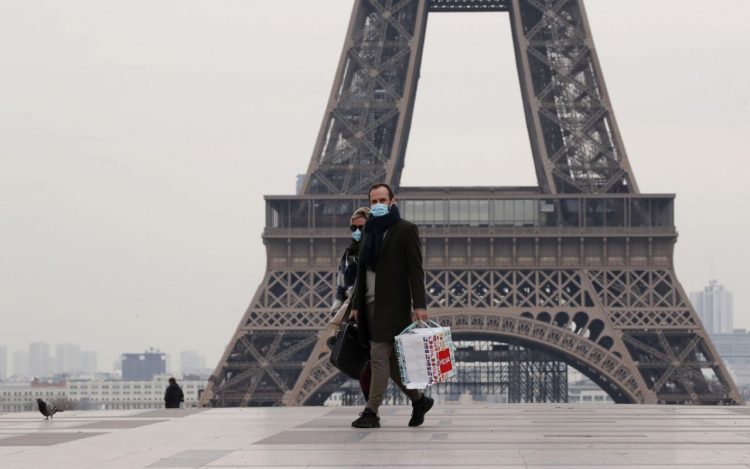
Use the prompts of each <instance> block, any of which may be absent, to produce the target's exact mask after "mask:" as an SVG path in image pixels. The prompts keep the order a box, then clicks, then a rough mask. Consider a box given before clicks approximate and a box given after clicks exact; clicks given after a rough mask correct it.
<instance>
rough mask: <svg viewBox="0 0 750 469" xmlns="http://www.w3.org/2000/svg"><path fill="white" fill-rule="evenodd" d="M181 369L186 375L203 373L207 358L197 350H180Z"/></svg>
mask: <svg viewBox="0 0 750 469" xmlns="http://www.w3.org/2000/svg"><path fill="white" fill-rule="evenodd" d="M180 370H181V371H182V374H183V376H184V375H201V374H203V373H205V371H206V359H205V358H204V357H203V356H202V355H199V354H198V352H196V351H195V350H184V351H182V352H180Z"/></svg>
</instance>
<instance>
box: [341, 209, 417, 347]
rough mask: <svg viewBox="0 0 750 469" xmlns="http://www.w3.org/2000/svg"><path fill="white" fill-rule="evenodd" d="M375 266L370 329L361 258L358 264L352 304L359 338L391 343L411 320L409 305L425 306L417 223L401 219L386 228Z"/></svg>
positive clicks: (366, 340)
mask: <svg viewBox="0 0 750 469" xmlns="http://www.w3.org/2000/svg"><path fill="white" fill-rule="evenodd" d="M363 241H364V240H363ZM360 244H361V246H363V247H364V245H365V243H364V242H362V243H360ZM360 259H362V252H361V251H360ZM375 270H376V276H375V315H374V316H375V318H374V323H373V330H369V326H368V320H367V316H366V315H367V308H366V307H365V293H366V290H367V278H366V267H365V265H364V262H360V263H359V265H358V268H357V282H356V287H355V289H356V290H355V293H354V301H353V303H352V304H353V308H356V309H357V310H358V315H359V316H358V317H357V322H358V323H359V328H358V329H359V334H360V340H361V341H363V342H369V341H373V342H390V343H393V342H394V339H393V338H394V337H395V336H396V335H398V334H399V333H400V332H401V331H402V330H403V329H404V328H405V327H406V326H408V325H409V324H411V322H412V320H411V312H412V308H413V309H425V308H426V302H425V290H424V270H423V269H422V251H421V242H420V238H419V230H418V229H417V226H416V225H414V224H413V223H411V222H409V221H406V220H404V219H400V220H399V221H397V222H396V223H395V224H394V225H393V226H391V227H390V228H389V229H388V231H387V232H386V234H385V240H384V242H383V247H382V251H381V252H380V255H379V256H378V264H377V266H376V269H375Z"/></svg>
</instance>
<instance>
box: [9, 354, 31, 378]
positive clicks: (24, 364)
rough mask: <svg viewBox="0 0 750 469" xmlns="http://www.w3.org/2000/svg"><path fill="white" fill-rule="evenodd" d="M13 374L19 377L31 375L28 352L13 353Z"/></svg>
mask: <svg viewBox="0 0 750 469" xmlns="http://www.w3.org/2000/svg"><path fill="white" fill-rule="evenodd" d="M13 374H14V375H15V376H19V377H20V376H25V377H28V376H29V375H30V374H31V373H29V352H27V351H26V350H16V351H15V352H13Z"/></svg>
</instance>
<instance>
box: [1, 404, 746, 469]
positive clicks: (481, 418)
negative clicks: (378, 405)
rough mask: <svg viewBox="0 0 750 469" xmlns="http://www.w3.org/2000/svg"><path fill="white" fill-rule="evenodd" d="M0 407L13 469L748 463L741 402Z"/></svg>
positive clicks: (730, 468)
mask: <svg viewBox="0 0 750 469" xmlns="http://www.w3.org/2000/svg"><path fill="white" fill-rule="evenodd" d="M410 410H411V408H410V407H405V406H404V407H384V408H383V409H382V425H383V427H382V428H380V429H374V430H360V429H354V428H350V426H349V424H350V422H351V420H353V419H354V418H355V417H356V413H357V409H353V408H330V407H298V408H242V409H205V410H204V409H187V410H184V409H180V410H169V411H168V410H159V411H148V412H143V411H86V412H84V411H73V412H65V413H62V414H58V415H57V416H56V417H55V419H54V420H53V421H44V418H43V417H42V416H41V415H40V414H38V413H31V412H26V413H16V414H0V467H2V468H3V469H6V468H8V469H10V468H14V469H15V468H45V467H49V468H53V467H54V468H57V469H59V468H140V467H153V468H159V467H161V468H195V467H217V468H219V467H222V468H229V467H248V468H250V467H253V468H276V469H281V468H358V467H383V468H426V467H435V468H462V469H470V468H494V467H497V468H503V469H521V468H526V469H531V468H534V469H542V468H550V469H551V468H592V469H593V468H610V467H611V468H620V469H624V468H640V469H655V468H675V469H677V468H679V469H699V468H700V469H704V468H711V467H716V468H724V469H734V468H743V469H748V468H750V408H749V407H670V406H637V405H566V404H558V405H551V404H545V405H478V404H475V405H438V406H436V407H435V408H434V409H433V410H432V411H431V412H430V413H429V414H428V415H427V420H426V422H425V425H424V426H422V427H419V428H409V427H407V425H406V424H407V422H408V420H409V416H410Z"/></svg>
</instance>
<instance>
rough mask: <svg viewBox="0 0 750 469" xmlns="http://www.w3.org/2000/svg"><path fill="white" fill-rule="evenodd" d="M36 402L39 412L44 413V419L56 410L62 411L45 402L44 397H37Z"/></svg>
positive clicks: (56, 411)
mask: <svg viewBox="0 0 750 469" xmlns="http://www.w3.org/2000/svg"><path fill="white" fill-rule="evenodd" d="M36 404H37V406H39V412H41V413H42V415H44V420H47V419H49V418H50V417H52V416H53V415H55V414H56V413H58V412H62V410H61V409H58V408H57V407H55V406H54V404H52V403H50V402H47V401H45V400H44V399H37V400H36Z"/></svg>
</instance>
